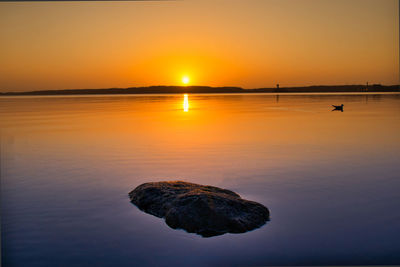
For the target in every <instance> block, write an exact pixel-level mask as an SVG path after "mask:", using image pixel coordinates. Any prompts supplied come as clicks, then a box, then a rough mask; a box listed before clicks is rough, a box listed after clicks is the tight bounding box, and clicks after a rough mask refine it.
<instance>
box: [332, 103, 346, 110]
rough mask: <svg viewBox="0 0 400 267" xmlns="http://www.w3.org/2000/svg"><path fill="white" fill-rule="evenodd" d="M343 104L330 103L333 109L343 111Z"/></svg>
mask: <svg viewBox="0 0 400 267" xmlns="http://www.w3.org/2000/svg"><path fill="white" fill-rule="evenodd" d="M343 106H344V105H343V104H341V105H340V106H335V105H332V107H333V110H341V111H343Z"/></svg>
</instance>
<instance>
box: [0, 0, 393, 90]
mask: <svg viewBox="0 0 400 267" xmlns="http://www.w3.org/2000/svg"><path fill="white" fill-rule="evenodd" d="M398 10H399V8H398V1H397V0H202V1H201V0H181V1H144V2H140V1H134V2H22V3H15V2H7V3H4V2H3V3H0V36H1V42H0V91H1V92H10V91H32V90H48V89H54V90H56V89H80V88H111V87H123V88H125V87H132V86H150V85H183V83H182V79H183V78H184V77H186V80H185V81H186V82H188V84H190V85H208V86H240V87H243V88H259V87H275V85H276V84H278V83H279V84H280V86H281V87H285V86H306V85H339V84H365V83H366V82H369V83H381V84H387V85H391V84H398V83H399V18H398Z"/></svg>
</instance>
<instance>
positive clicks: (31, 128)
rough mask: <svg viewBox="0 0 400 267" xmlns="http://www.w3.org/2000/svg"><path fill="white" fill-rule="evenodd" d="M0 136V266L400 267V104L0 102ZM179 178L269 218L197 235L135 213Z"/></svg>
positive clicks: (376, 99)
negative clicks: (135, 197)
mask: <svg viewBox="0 0 400 267" xmlns="http://www.w3.org/2000/svg"><path fill="white" fill-rule="evenodd" d="M342 103H343V104H344V112H340V111H331V109H332V108H331V105H332V104H333V105H340V104H342ZM0 127H1V129H0V131H1V132H0V135H1V140H0V142H1V148H0V149H1V151H0V152H1V238H2V264H3V266H261V265H357V264H362V265H372V264H400V223H399V222H400V212H399V207H400V193H399V192H400V190H399V189H400V175H399V174H400V95H399V94H363V95H360V94H347V95H339V94H338V95H337V94H327V95H318V94H305V95H302V94H285V95H280V96H277V95H271V94H251V95H250V94H246V95H243V94H237V95H218V94H215V95H212V94H210V95H189V96H188V97H187V99H186V101H185V100H184V96H183V95H142V96H72V97H2V98H0ZM178 179H179V180H184V181H188V182H194V183H200V184H208V185H213V186H218V187H222V188H227V189H230V190H233V191H235V192H237V193H238V194H240V195H241V196H242V197H243V198H245V199H249V200H253V201H257V202H260V203H262V204H264V205H265V206H267V207H268V208H269V209H270V211H271V221H270V222H268V223H267V224H266V225H264V226H263V227H261V228H259V229H256V230H253V231H251V232H247V233H244V234H225V235H222V236H216V237H211V238H202V237H201V236H198V235H195V234H189V233H186V232H185V231H183V230H173V229H171V228H169V227H168V226H167V225H166V224H165V222H164V220H162V219H159V218H156V217H154V216H151V215H149V214H146V213H143V212H141V211H140V210H138V209H137V208H136V207H135V206H134V205H132V204H131V203H130V202H129V198H128V192H129V191H131V190H132V189H134V188H135V187H136V186H138V185H139V184H141V183H144V182H149V181H161V180H178Z"/></svg>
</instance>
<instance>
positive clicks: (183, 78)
mask: <svg viewBox="0 0 400 267" xmlns="http://www.w3.org/2000/svg"><path fill="white" fill-rule="evenodd" d="M189 82H190V78H189V77H188V76H183V77H182V83H183V84H184V85H188V84H189Z"/></svg>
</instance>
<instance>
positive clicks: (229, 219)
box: [129, 181, 269, 237]
mask: <svg viewBox="0 0 400 267" xmlns="http://www.w3.org/2000/svg"><path fill="white" fill-rule="evenodd" d="M129 197H130V199H131V202H132V203H133V204H135V205H136V206H138V207H139V209H141V210H142V211H144V212H147V213H150V214H152V215H154V216H157V217H160V218H165V222H166V223H167V224H168V225H169V226H170V227H171V228H173V229H177V228H181V229H184V230H186V231H188V232H189V233H196V234H200V235H202V236H203V237H210V236H216V235H222V234H225V233H244V232H247V231H250V230H253V229H255V228H258V227H260V226H262V225H264V224H265V223H266V221H268V220H269V211H268V209H267V208H266V207H265V206H263V205H261V204H259V203H257V202H253V201H248V200H245V199H242V198H241V197H240V196H239V195H238V194H236V193H234V192H232V191H229V190H226V189H221V188H218V187H213V186H206V185H198V184H192V183H186V182H182V181H173V182H154V183H145V184H142V185H139V186H138V187H136V188H135V190H133V191H132V192H130V193H129Z"/></svg>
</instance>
